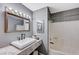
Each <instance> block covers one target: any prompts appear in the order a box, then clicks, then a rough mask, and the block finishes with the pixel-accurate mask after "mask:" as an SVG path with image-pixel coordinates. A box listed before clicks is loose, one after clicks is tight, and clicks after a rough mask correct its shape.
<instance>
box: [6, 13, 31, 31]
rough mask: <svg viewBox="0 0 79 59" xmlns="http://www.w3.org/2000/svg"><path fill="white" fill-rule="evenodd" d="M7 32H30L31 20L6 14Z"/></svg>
mask: <svg viewBox="0 0 79 59" xmlns="http://www.w3.org/2000/svg"><path fill="white" fill-rule="evenodd" d="M4 23H5V24H4V25H5V27H4V28H5V29H4V30H5V32H16V31H29V30H30V19H26V18H23V17H20V16H17V15H15V14H11V13H7V12H5V21H4Z"/></svg>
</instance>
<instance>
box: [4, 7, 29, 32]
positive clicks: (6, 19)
mask: <svg viewBox="0 0 79 59" xmlns="http://www.w3.org/2000/svg"><path fill="white" fill-rule="evenodd" d="M8 15H11V16H15V17H18V18H21V19H23V20H28V21H29V22H27V23H29V30H20V31H30V19H27V18H25V17H22V16H18V15H16V14H13V13H10V12H7V10H6V7H5V11H4V32H5V33H7V32H8ZM15 32H17V31H15Z"/></svg>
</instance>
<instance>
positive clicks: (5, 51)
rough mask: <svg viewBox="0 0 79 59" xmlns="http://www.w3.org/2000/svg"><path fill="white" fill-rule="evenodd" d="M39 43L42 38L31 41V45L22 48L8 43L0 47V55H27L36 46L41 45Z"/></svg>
mask: <svg viewBox="0 0 79 59" xmlns="http://www.w3.org/2000/svg"><path fill="white" fill-rule="evenodd" d="M41 43H42V40H37V41H36V42H34V43H32V44H31V45H29V46H27V47H26V48H24V49H22V50H20V49H17V48H16V47H14V46H12V45H9V46H6V47H4V48H0V55H29V54H30V53H32V52H33V51H34V50H35V49H36V48H38V47H39V46H40V45H41Z"/></svg>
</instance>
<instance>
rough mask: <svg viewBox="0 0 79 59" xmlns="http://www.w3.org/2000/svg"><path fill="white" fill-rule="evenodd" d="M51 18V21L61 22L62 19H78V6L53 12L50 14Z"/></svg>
mask: <svg viewBox="0 0 79 59" xmlns="http://www.w3.org/2000/svg"><path fill="white" fill-rule="evenodd" d="M51 20H52V21H53V22H63V21H76V20H79V8H75V9H70V10H67V11H62V12H57V13H53V14H52V15H51Z"/></svg>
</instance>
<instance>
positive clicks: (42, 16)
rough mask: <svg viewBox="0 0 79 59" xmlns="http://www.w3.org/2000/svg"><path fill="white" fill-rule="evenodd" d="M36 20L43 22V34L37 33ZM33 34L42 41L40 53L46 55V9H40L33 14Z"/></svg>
mask: <svg viewBox="0 0 79 59" xmlns="http://www.w3.org/2000/svg"><path fill="white" fill-rule="evenodd" d="M37 20H44V33H37V25H36V21H37ZM33 34H38V35H39V38H40V39H42V40H43V44H42V47H40V51H41V52H42V53H44V54H47V53H48V49H49V47H48V42H49V41H48V8H47V7H45V8H42V9H39V10H36V11H34V12H33Z"/></svg>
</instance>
